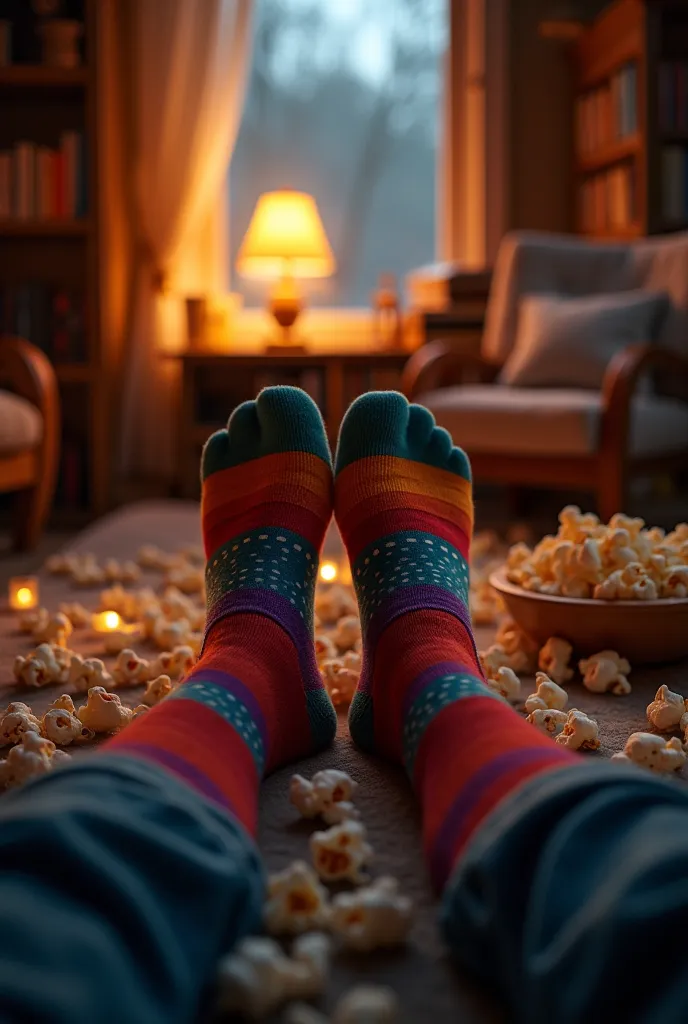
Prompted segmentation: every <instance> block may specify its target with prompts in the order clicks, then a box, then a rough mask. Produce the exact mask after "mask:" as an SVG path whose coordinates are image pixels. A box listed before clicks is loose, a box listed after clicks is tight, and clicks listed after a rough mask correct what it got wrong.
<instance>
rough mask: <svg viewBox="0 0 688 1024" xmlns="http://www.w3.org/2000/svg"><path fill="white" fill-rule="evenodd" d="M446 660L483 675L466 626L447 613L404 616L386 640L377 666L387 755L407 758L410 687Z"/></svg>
mask: <svg viewBox="0 0 688 1024" xmlns="http://www.w3.org/2000/svg"><path fill="white" fill-rule="evenodd" d="M444 661H455V662H459V663H460V664H462V665H467V666H469V667H471V669H472V671H473V672H474V674H475V675H476V676H477V677H478V678H481V677H482V669H481V667H480V665H479V663H477V662H476V658H475V651H474V648H473V642H472V640H471V637H470V635H469V633H468V631H467V629H466V627H465V626H464V625H463V623H462V622H460V621H459V620H458V619H457V618H455V617H454V616H453V615H449V614H448V613H446V612H440V611H434V610H432V609H428V610H427V611H425V610H424V611H417V612H411V613H410V614H408V615H402V616H400V618H398V619H395V620H394V622H392V623H391V624H390V625H389V626H388V627H387V629H386V630H385V631H384V633H383V634H382V636H381V637H380V639H379V641H378V644H377V648H376V650H375V664H374V666H373V692H374V694H375V740H376V743H377V744H378V747H379V749H380V751H381V752H382V753H384V754H385V755H386V756H387V757H391V758H392V759H394V760H397V761H398V760H401V758H402V745H401V739H402V730H403V724H404V713H403V709H404V702H405V700H406V694H407V693H408V691H409V689H410V687H411V686H412V685H413V683H414V681H415V680H416V679H417V678H418V676H420V675H421V674H422V673H423V672H424V671H425V670H426V669H427V667H428V666H429V665H438V664H440V663H441V662H444ZM390 665H394V670H393V671H390Z"/></svg>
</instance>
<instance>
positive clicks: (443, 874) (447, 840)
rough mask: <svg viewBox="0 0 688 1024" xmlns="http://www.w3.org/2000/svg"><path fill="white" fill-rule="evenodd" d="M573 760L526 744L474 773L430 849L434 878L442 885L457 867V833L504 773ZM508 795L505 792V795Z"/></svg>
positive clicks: (564, 755) (450, 809)
mask: <svg viewBox="0 0 688 1024" xmlns="http://www.w3.org/2000/svg"><path fill="white" fill-rule="evenodd" d="M569 760H570V761H572V762H573V761H574V758H573V757H572V756H571V755H570V754H567V753H566V751H564V750H561V749H559V748H557V747H556V746H554V744H553V745H552V749H551V750H549V749H547V748H546V747H526V748H520V749H519V750H509V751H507V753H506V754H501V755H500V756H499V757H496V758H494V760H492V761H488V763H487V764H484V765H483V766H482V768H480V769H479V770H478V771H477V772H476V773H475V775H473V776H472V777H471V780H470V782H469V783H467V784H466V785H465V786H464V787H463V789H461V790H460V791H459V794H458V795H457V797H456V799H455V800H454V803H453V804H452V805H451V807H450V808H449V811H448V812H447V816H446V817H445V819H444V821H443V823H442V827H441V829H440V830H439V832H438V833H437V836H436V837H435V842H434V843H433V847H432V850H431V851H430V855H429V860H430V873H431V875H432V877H433V879H434V881H435V882H436V883H437V884H438V885H440V886H442V885H444V882H445V880H446V879H447V878H448V876H449V873H450V872H451V870H452V868H453V867H454V865H453V863H452V858H453V856H454V848H455V842H456V836H457V834H458V833H459V832H460V831H461V830H462V828H463V827H464V824H465V821H466V819H467V818H468V816H469V815H470V814H471V812H472V811H473V809H474V808H475V806H476V805H477V804H478V803H479V802H480V800H481V799H482V797H483V795H484V793H485V791H486V790H487V789H489V788H490V786H492V785H493V783H495V782H497V781H498V780H499V779H500V778H501V777H502V776H503V775H508V774H510V773H512V772H518V771H519V770H520V769H522V768H525V767H526V766H528V765H532V764H537V762H538V761H541V762H542V764H543V767H544V766H545V765H547V763H548V762H549V763H557V762H558V763H560V764H561V763H562V762H565V761H569ZM505 795H506V794H505Z"/></svg>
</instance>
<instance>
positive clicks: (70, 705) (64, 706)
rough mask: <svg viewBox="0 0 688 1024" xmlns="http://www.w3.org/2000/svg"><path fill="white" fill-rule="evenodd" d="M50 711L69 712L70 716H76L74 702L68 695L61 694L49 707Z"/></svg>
mask: <svg viewBox="0 0 688 1024" xmlns="http://www.w3.org/2000/svg"><path fill="white" fill-rule="evenodd" d="M48 711H68V712H69V713H70V715H75V714H76V708H75V707H74V701H73V700H72V698H71V697H70V695H69V694H68V693H61V694H60V696H59V697H56V698H55V700H54V701H53V702H52V704H50V705H49V706H48Z"/></svg>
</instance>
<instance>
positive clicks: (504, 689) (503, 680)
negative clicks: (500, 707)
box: [487, 665, 521, 701]
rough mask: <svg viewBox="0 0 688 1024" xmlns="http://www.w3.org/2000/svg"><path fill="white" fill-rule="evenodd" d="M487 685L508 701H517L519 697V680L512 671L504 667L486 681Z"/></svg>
mask: <svg viewBox="0 0 688 1024" xmlns="http://www.w3.org/2000/svg"><path fill="white" fill-rule="evenodd" d="M487 685H488V687H489V688H490V689H491V690H494V692H495V693H498V694H499V695H500V697H504V699H505V700H508V701H517V700H518V699H519V698H520V696H521V680H520V679H519V678H518V676H517V675H516V673H515V672H514V671H513V669H510V668H507V666H506V665H502V667H501V668H498V669H497V671H496V672H495V674H494V676H493V677H492V678H491V679H488V680H487Z"/></svg>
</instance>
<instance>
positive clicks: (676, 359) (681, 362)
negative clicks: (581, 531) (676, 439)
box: [599, 343, 688, 517]
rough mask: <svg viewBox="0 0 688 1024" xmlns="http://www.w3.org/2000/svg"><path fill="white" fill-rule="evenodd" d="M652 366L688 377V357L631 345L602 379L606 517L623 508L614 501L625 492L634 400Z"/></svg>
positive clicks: (602, 493) (602, 495) (601, 465)
mask: <svg viewBox="0 0 688 1024" xmlns="http://www.w3.org/2000/svg"><path fill="white" fill-rule="evenodd" d="M648 370H660V371H662V372H665V373H670V374H672V375H673V376H679V377H685V378H686V381H688V359H687V358H686V357H685V356H683V355H680V354H679V353H678V352H673V351H672V350H671V349H666V348H660V347H658V346H656V345H648V344H643V343H639V344H635V345H628V346H627V347H626V348H625V349H622V351H621V352H617V354H616V355H615V356H614V358H613V359H612V360H611V362H610V363H609V366H608V367H607V370H606V372H605V375H604V380H603V383H602V423H601V436H600V449H599V493H600V507H601V509H602V510H603V515H604V516H605V517H608V516H609V515H611V514H613V513H614V512H620V511H623V510H622V509H620V508H618V507H614V505H615V503H616V502H617V501H618V495H623V494H625V485H626V477H627V474H628V469H629V462H630V459H629V439H630V429H631V404H632V401H633V396H634V394H635V393H636V390H637V385H638V382H639V380H640V378H641V377H642V376H643V375H644V374H645V373H646V372H647V371H648ZM686 448H687V449H688V443H687V444H686ZM681 457H683V456H681ZM615 496H617V497H616V499H615Z"/></svg>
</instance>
